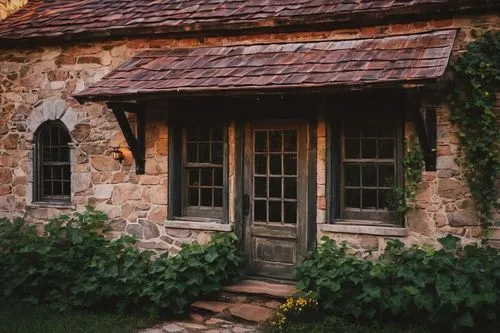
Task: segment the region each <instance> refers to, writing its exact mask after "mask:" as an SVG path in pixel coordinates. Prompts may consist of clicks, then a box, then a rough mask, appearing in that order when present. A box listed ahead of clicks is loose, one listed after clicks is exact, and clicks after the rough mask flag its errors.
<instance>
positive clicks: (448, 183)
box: [0, 4, 500, 253]
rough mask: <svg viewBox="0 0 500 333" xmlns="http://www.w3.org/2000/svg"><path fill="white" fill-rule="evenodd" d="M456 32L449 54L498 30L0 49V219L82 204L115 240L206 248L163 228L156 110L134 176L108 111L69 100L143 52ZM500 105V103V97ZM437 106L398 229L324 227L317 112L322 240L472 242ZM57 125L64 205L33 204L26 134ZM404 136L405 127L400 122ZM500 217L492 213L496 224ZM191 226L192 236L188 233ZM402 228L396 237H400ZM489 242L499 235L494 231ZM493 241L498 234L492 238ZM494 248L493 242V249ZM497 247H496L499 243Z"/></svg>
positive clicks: (482, 22)
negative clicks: (448, 237)
mask: <svg viewBox="0 0 500 333" xmlns="http://www.w3.org/2000/svg"><path fill="white" fill-rule="evenodd" d="M1 8H2V7H1V4H0V18H1V17H2V16H1V14H2V12H1ZM453 27H456V28H460V31H459V33H458V37H457V41H456V43H455V47H454V56H456V55H457V54H458V53H459V52H461V51H463V50H464V48H465V45H466V44H467V43H469V42H470V41H472V40H473V39H474V37H473V36H475V35H477V34H481V33H484V32H485V31H487V30H491V29H497V30H498V29H500V20H499V17H498V16H497V15H484V16H477V17H465V16H460V17H455V18H453V19H448V20H438V21H425V22H415V23H411V24H393V25H383V26H373V27H363V28H360V29H342V30H334V31H320V32H308V33H293V34H291V33H275V34H259V35H246V36H235V37H204V38H196V39H195V38H186V39H157V38H155V39H124V40H113V41H100V42H96V43H85V44H76V45H72V44H68V43H64V45H63V46H50V47H34V48H33V49H15V50H2V51H1V52H0V95H1V97H0V217H8V218H12V217H15V216H23V215H25V216H26V217H27V218H28V219H29V220H30V221H32V222H33V223H36V224H39V225H40V226H41V225H43V223H44V222H45V221H46V220H47V219H50V218H52V217H55V216H57V215H59V214H61V213H62V212H69V211H72V210H74V209H76V210H83V209H84V208H85V206H86V205H92V206H95V207H96V208H97V209H99V210H102V211H104V212H106V213H107V214H108V215H109V217H110V219H111V227H112V229H113V232H114V234H115V235H119V234H122V233H129V234H132V235H134V236H135V237H136V238H138V239H139V242H140V243H139V245H140V246H141V247H142V248H146V249H153V250H157V251H169V252H172V253H176V252H177V251H178V250H179V248H180V246H181V245H182V244H183V243H193V242H198V243H205V242H207V241H208V240H209V238H210V232H212V231H213V230H212V228H200V227H190V228H188V229H186V228H175V227H173V228H172V227H170V226H171V224H168V227H167V226H166V225H165V221H166V219H167V208H168V207H167V202H168V197H167V196H168V189H167V181H168V154H167V153H168V152H167V147H168V124H167V123H166V121H165V117H164V114H163V113H161V112H157V113H149V114H147V121H146V122H147V129H146V133H147V137H146V166H145V171H146V172H145V174H144V175H136V174H135V166H134V162H133V159H132V157H131V154H128V155H127V156H126V159H125V160H124V161H123V163H119V162H117V161H115V160H113V159H112V157H111V148H112V147H116V146H122V147H124V146H126V143H125V140H124V138H123V135H122V134H121V131H120V130H119V127H118V125H117V122H116V120H115V118H114V116H113V114H112V112H111V111H110V110H109V109H108V108H107V107H106V105H105V104H103V103H87V104H85V105H81V104H79V103H78V102H77V101H76V100H74V99H73V98H72V97H71V96H72V94H74V93H76V92H79V91H81V90H83V89H84V88H86V87H88V86H89V85H90V84H92V83H94V82H96V81H98V80H99V79H101V78H102V77H103V76H104V75H105V74H107V73H109V72H110V71H111V70H112V69H114V68H116V67H117V66H118V65H119V64H121V63H122V62H124V61H125V60H126V59H128V58H129V57H130V56H132V55H133V54H135V53H137V52H139V51H140V50H143V49H146V48H164V47H179V46H199V45H226V44H233V43H248V44H251V43H254V42H262V41H268V42H269V41H299V40H311V39H323V38H325V39H326V38H328V39H352V38H367V37H372V36H376V35H384V34H387V35H391V34H402V33H414V32H419V31H427V30H431V29H441V28H453ZM499 100H500V99H499ZM432 106H433V107H437V110H438V111H437V115H438V122H437V126H438V147H437V155H438V160H437V171H435V172H424V174H423V182H422V184H421V187H420V190H419V192H418V196H417V200H418V209H417V210H414V211H411V212H410V213H409V214H408V216H407V222H406V229H401V228H399V229H398V230H394V229H396V228H373V227H363V228H356V227H351V228H341V227H338V226H334V225H331V224H326V222H327V221H326V218H325V210H326V194H325V193H326V181H325V179H326V125H325V122H324V120H323V119H324V118H323V117H324V115H320V119H319V123H318V128H317V140H318V150H317V160H318V164H317V224H318V232H317V235H318V239H319V238H320V237H321V236H322V235H328V236H329V237H332V238H335V239H339V240H346V241H348V242H349V243H350V244H352V245H353V246H354V247H355V248H359V249H372V250H379V249H382V248H384V246H385V241H386V239H387V238H388V237H398V238H400V239H401V240H403V241H405V242H406V243H412V244H422V243H430V244H436V239H437V238H438V237H440V236H442V235H445V234H446V233H453V234H455V235H457V236H459V237H462V238H463V239H464V242H470V241H476V240H477V239H478V237H480V234H481V229H480V227H479V222H478V220H477V217H476V215H475V212H474V208H473V206H474V205H473V202H472V200H471V198H470V193H469V191H468V189H467V187H466V186H465V185H464V183H463V178H462V173H461V170H460V168H459V166H458V165H457V164H456V162H455V159H456V157H457V150H458V140H457V135H456V132H457V130H456V128H454V127H453V126H452V125H451V124H450V121H449V107H448V105H447V104H446V102H445V101H441V103H440V104H438V105H435V104H432ZM49 119H52V120H54V119H60V120H61V121H62V122H63V123H64V124H65V125H66V127H67V128H68V129H69V131H70V134H71V137H72V140H73V145H72V153H71V161H72V193H73V194H72V205H70V206H57V205H47V204H35V203H33V202H32V187H33V170H32V164H33V161H32V158H33V135H34V132H35V131H36V129H37V128H38V126H39V125H40V124H42V123H43V122H44V121H46V120H49ZM406 127H407V133H406V134H407V136H409V135H411V134H412V133H413V132H414V131H413V127H412V124H411V123H408V126H406ZM229 143H230V144H229V165H230V167H229V169H230V180H229V192H230V200H229V202H230V215H229V220H230V221H229V223H230V224H234V219H235V218H234V199H233V198H234V195H233V194H234V193H235V192H236V191H235V181H234V161H235V154H234V126H232V125H231V126H230V129H229ZM498 219H499V215H498V214H497V220H498ZM193 228H194V229H193ZM401 230H403V232H401ZM494 237H498V236H497V234H495V235H494ZM498 239H500V237H498ZM494 243H495V242H494ZM495 244H497V245H500V241H497V242H496V243H495Z"/></svg>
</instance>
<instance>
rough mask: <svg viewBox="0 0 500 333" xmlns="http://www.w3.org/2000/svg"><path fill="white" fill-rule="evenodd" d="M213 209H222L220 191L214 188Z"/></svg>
mask: <svg viewBox="0 0 500 333" xmlns="http://www.w3.org/2000/svg"><path fill="white" fill-rule="evenodd" d="M214 207H222V189H221V188H214Z"/></svg>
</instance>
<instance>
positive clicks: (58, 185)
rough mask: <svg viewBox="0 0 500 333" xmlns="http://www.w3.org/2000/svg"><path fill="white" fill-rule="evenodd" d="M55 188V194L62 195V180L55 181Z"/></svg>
mask: <svg viewBox="0 0 500 333" xmlns="http://www.w3.org/2000/svg"><path fill="white" fill-rule="evenodd" d="M53 190H54V193H52V194H53V195H62V193H63V192H62V182H61V181H58V182H53Z"/></svg>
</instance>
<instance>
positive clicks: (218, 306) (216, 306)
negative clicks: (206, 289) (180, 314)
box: [191, 301, 234, 313]
mask: <svg viewBox="0 0 500 333" xmlns="http://www.w3.org/2000/svg"><path fill="white" fill-rule="evenodd" d="M233 305H234V304H232V303H226V302H219V301H196V302H194V303H193V304H191V307H192V308H194V309H200V310H205V311H209V312H213V313H221V312H224V311H226V310H227V309H228V308H229V307H231V306H233Z"/></svg>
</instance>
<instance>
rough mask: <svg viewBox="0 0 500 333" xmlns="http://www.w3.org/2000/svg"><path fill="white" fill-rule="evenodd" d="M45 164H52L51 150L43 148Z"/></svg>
mask: <svg viewBox="0 0 500 333" xmlns="http://www.w3.org/2000/svg"><path fill="white" fill-rule="evenodd" d="M42 161H43V162H50V148H43V157H42Z"/></svg>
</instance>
